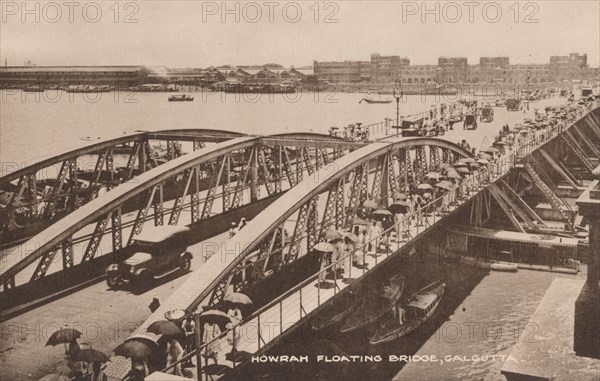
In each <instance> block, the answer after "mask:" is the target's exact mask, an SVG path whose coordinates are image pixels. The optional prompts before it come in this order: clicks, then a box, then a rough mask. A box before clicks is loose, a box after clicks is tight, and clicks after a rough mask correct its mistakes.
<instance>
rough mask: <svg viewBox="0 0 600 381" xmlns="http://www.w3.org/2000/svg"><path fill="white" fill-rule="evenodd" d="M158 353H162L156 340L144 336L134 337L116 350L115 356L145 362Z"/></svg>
mask: <svg viewBox="0 0 600 381" xmlns="http://www.w3.org/2000/svg"><path fill="white" fill-rule="evenodd" d="M157 351H160V347H159V345H158V343H157V342H156V340H154V339H152V338H150V337H148V336H144V335H136V336H132V337H130V338H129V339H127V340H125V342H124V343H123V344H121V345H119V346H118V347H116V348H115V350H114V352H115V356H122V357H125V358H133V359H138V360H145V359H147V358H148V357H150V356H152V355H154V354H156V353H158V352H157Z"/></svg>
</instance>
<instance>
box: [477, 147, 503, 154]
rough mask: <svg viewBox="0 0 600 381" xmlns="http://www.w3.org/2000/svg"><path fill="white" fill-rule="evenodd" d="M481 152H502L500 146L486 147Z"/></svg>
mask: <svg viewBox="0 0 600 381" xmlns="http://www.w3.org/2000/svg"><path fill="white" fill-rule="evenodd" d="M481 152H491V153H496V152H500V150H499V149H498V148H494V147H486V148H484V149H482V150H481Z"/></svg>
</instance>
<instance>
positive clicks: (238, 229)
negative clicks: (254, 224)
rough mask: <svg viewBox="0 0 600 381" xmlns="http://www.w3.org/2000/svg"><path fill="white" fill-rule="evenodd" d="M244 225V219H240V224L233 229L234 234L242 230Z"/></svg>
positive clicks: (245, 223)
mask: <svg viewBox="0 0 600 381" xmlns="http://www.w3.org/2000/svg"><path fill="white" fill-rule="evenodd" d="M246 225H247V222H246V217H242V219H241V220H240V223H239V224H238V225H237V228H236V229H235V233H236V234H237V233H239V231H240V230H242V228H243V227H244V226H246Z"/></svg>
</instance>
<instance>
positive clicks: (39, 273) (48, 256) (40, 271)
mask: <svg viewBox="0 0 600 381" xmlns="http://www.w3.org/2000/svg"><path fill="white" fill-rule="evenodd" d="M56 252H57V248H53V249H52V250H50V251H48V252H47V253H45V254H44V255H43V256H42V258H41V259H40V261H39V262H38V265H37V267H36V268H35V271H34V272H33V275H32V276H31V280H30V281H31V282H33V281H36V280H39V279H42V278H43V277H45V276H46V273H47V272H48V269H49V268H50V265H51V264H52V261H53V260H54V257H55V256H56Z"/></svg>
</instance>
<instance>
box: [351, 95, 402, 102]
mask: <svg viewBox="0 0 600 381" xmlns="http://www.w3.org/2000/svg"><path fill="white" fill-rule="evenodd" d="M362 101H365V102H367V103H369V104H387V103H392V102H393V101H394V100H393V99H392V98H390V97H385V98H382V97H381V95H380V96H379V97H373V96H366V97H364V98H363V99H361V100H360V101H359V102H358V103H361V102H362Z"/></svg>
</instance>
